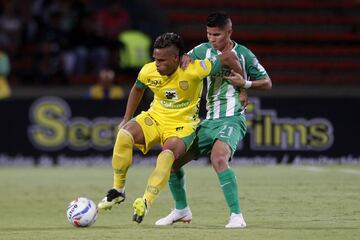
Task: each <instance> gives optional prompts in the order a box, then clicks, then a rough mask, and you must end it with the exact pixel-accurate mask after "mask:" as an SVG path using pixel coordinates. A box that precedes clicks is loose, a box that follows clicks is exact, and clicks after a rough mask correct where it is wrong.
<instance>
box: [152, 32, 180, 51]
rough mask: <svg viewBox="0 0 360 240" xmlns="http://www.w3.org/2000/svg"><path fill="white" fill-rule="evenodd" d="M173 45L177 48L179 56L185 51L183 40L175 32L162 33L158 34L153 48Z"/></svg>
mask: <svg viewBox="0 0 360 240" xmlns="http://www.w3.org/2000/svg"><path fill="white" fill-rule="evenodd" d="M170 46H174V47H176V48H177V49H179V56H181V55H183V54H184V53H185V46H184V41H183V40H182V38H181V37H180V36H179V35H178V34H176V33H170V32H167V33H164V34H161V35H160V36H158V37H157V38H156V40H155V42H154V48H166V47H170Z"/></svg>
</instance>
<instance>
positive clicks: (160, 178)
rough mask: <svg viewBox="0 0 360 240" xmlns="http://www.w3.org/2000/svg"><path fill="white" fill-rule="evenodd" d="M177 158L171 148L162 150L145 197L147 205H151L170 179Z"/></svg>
mask: <svg viewBox="0 0 360 240" xmlns="http://www.w3.org/2000/svg"><path fill="white" fill-rule="evenodd" d="M174 160H175V157H174V154H173V152H172V151H171V150H164V151H162V152H161V153H160V154H159V156H158V158H157V160H156V167H155V169H154V171H153V172H152V173H151V175H150V177H149V180H148V183H147V186H146V191H145V193H144V196H143V199H145V200H146V203H147V206H148V207H150V206H151V205H152V203H153V201H154V200H155V199H156V197H157V196H158V195H159V193H160V191H161V190H162V189H163V188H164V187H165V185H166V184H167V183H168V181H169V177H170V170H171V166H172V164H173V162H174Z"/></svg>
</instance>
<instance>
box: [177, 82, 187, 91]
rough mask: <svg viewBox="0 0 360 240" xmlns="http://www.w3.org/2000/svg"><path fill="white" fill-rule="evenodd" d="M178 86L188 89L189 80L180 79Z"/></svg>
mask: <svg viewBox="0 0 360 240" xmlns="http://www.w3.org/2000/svg"><path fill="white" fill-rule="evenodd" d="M179 87H180V88H181V89H182V90H188V88H189V82H188V81H186V80H182V81H180V82H179Z"/></svg>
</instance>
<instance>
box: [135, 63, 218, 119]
mask: <svg viewBox="0 0 360 240" xmlns="http://www.w3.org/2000/svg"><path fill="white" fill-rule="evenodd" d="M219 70H220V60H219V57H218V56H216V57H214V58H212V59H205V60H195V61H194V62H193V63H191V64H189V66H188V67H187V68H186V69H185V70H183V69H181V68H180V67H178V68H177V70H176V71H175V72H174V73H173V74H172V75H171V76H162V75H160V73H159V72H158V71H157V69H156V66H155V62H151V63H148V64H146V65H144V66H143V67H142V69H141V70H140V73H139V75H138V78H137V80H136V86H137V87H139V88H141V89H146V88H150V90H151V91H152V92H153V93H154V100H153V102H152V103H151V106H150V109H149V110H148V111H147V112H148V113H149V114H150V115H151V116H152V117H153V118H154V119H155V120H158V121H159V122H165V123H170V124H171V123H174V122H177V123H178V122H184V123H196V124H198V123H199V122H200V119H199V116H198V113H199V104H200V98H201V93H202V89H203V82H202V80H203V79H204V78H205V77H206V76H208V75H212V74H215V73H217V72H218V71H219Z"/></svg>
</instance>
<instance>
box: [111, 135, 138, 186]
mask: <svg viewBox="0 0 360 240" xmlns="http://www.w3.org/2000/svg"><path fill="white" fill-rule="evenodd" d="M133 145H134V138H133V136H132V135H131V134H130V133H129V132H128V131H126V130H125V129H120V130H119V132H118V134H117V137H116V142H115V146H114V151H113V157H112V168H113V170H114V188H116V189H123V188H124V187H125V180H126V173H127V170H128V169H129V167H130V165H131V163H132V152H133Z"/></svg>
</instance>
